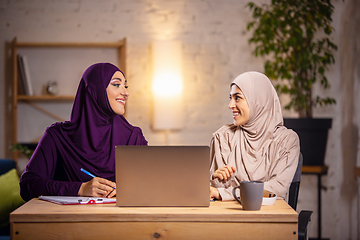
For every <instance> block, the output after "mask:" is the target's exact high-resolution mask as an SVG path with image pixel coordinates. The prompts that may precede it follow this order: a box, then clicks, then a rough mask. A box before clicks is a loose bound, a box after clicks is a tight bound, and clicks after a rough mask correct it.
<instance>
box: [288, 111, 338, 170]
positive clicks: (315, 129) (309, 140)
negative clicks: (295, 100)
mask: <svg viewBox="0 0 360 240" xmlns="http://www.w3.org/2000/svg"><path fill="white" fill-rule="evenodd" d="M284 125H285V126H286V127H287V128H291V129H292V130H294V131H295V132H296V133H297V134H298V135H299V138H300V151H301V153H302V155H303V158H304V162H303V165H308V166H323V165H324V161H325V151H326V144H327V137H328V132H329V129H330V128H331V125H332V119H331V118H284Z"/></svg>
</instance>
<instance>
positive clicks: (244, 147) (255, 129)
mask: <svg viewBox="0 0 360 240" xmlns="http://www.w3.org/2000/svg"><path fill="white" fill-rule="evenodd" d="M233 84H235V85H236V86H238V87H239V88H240V89H241V91H242V92H243V94H244V96H245V98H246V100H247V102H248V104H249V108H250V118H249V121H248V122H247V123H246V124H244V125H242V126H239V127H237V126H234V125H232V124H231V125H225V126H223V127H222V128H220V129H219V130H218V131H217V132H215V133H214V134H213V139H212V141H211V160H212V163H211V168H210V174H211V185H212V186H214V187H217V188H218V189H219V192H220V194H221V195H222V198H223V200H228V199H232V194H231V191H232V187H234V186H236V185H238V184H239V183H240V181H248V180H254V181H255V180H256V181H264V182H265V184H264V188H265V189H266V190H268V191H272V192H274V193H276V194H277V195H278V197H280V198H284V197H285V195H286V193H287V191H288V188H289V186H290V183H291V181H292V178H293V176H294V173H295V171H296V167H297V163H298V157H299V152H300V146H299V139H298V136H297V134H296V133H295V132H293V131H292V130H290V129H287V128H286V127H284V126H283V116H282V112H281V105H280V101H279V98H278V96H277V93H276V91H275V89H274V87H273V86H272V84H271V82H270V80H269V79H268V78H267V77H266V76H265V75H264V74H262V73H258V72H246V73H243V74H241V75H239V76H238V77H237V78H235V80H234V81H233V82H232V84H231V85H233ZM226 165H230V166H234V167H236V169H237V170H236V172H235V174H234V176H233V177H232V178H231V179H230V180H228V181H227V182H225V183H223V182H220V181H218V180H217V179H215V180H213V179H212V175H213V173H214V172H215V171H216V170H217V169H218V168H219V167H223V166H226Z"/></svg>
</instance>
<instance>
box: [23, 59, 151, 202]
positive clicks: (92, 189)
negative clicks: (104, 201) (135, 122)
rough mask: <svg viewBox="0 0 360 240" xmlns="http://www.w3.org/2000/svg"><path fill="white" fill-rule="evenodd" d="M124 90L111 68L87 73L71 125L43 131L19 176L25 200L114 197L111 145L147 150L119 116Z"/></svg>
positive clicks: (118, 74) (120, 78)
mask: <svg viewBox="0 0 360 240" xmlns="http://www.w3.org/2000/svg"><path fill="white" fill-rule="evenodd" d="M126 88H127V85H126V79H125V76H124V74H123V73H122V72H121V71H120V70H119V69H118V68H117V67H116V66H114V65H112V64H110V63H97V64H94V65H92V66H90V67H89V68H88V69H86V71H85V72H84V74H83V76H82V78H81V81H80V84H79V87H78V90H77V94H76V97H75V100H74V104H73V108H72V112H71V118H70V121H65V122H57V123H55V124H53V125H52V126H50V127H49V128H47V129H46V131H45V134H44V135H43V137H42V138H41V140H40V142H39V144H38V146H37V148H36V149H35V151H34V154H33V155H32V157H31V159H30V161H29V163H28V164H27V166H26V169H25V171H24V173H23V174H22V176H21V179H20V193H21V197H22V198H23V199H24V200H25V201H28V200H30V199H31V198H34V197H38V196H40V195H53V196H78V195H80V196H95V197H113V196H115V194H116V190H113V189H114V187H116V185H115V146H117V145H147V141H146V140H145V138H144V136H143V134H142V131H141V129H140V128H138V127H134V126H132V125H130V124H129V123H128V122H127V121H126V119H125V118H124V117H123V116H122V114H124V112H125V103H126V100H127V99H128V97H129V93H128V91H127V89H126ZM81 168H83V169H86V170H87V171H89V172H90V173H92V174H94V175H95V176H97V177H95V178H92V177H90V176H88V175H87V174H85V173H83V172H82V171H81V170H80V169H81Z"/></svg>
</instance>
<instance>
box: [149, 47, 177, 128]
mask: <svg viewBox="0 0 360 240" xmlns="http://www.w3.org/2000/svg"><path fill="white" fill-rule="evenodd" d="M152 62H153V85H152V87H153V96H154V99H153V100H154V101H153V103H154V105H153V128H154V129H155V130H176V129H181V128H182V127H183V82H182V51H181V42H180V41H156V42H153V43H152Z"/></svg>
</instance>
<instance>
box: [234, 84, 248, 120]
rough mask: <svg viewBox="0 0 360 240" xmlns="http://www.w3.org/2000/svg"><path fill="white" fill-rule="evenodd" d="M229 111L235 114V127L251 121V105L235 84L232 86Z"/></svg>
mask: <svg viewBox="0 0 360 240" xmlns="http://www.w3.org/2000/svg"><path fill="white" fill-rule="evenodd" d="M229 109H230V110H232V113H233V118H234V125H236V126H241V125H244V124H245V123H247V122H248V121H249V118H250V108H249V104H248V103H247V101H246V99H245V96H244V94H243V93H242V91H241V90H240V88H239V87H238V86H236V85H235V84H234V85H232V86H231V91H230V103H229Z"/></svg>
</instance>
